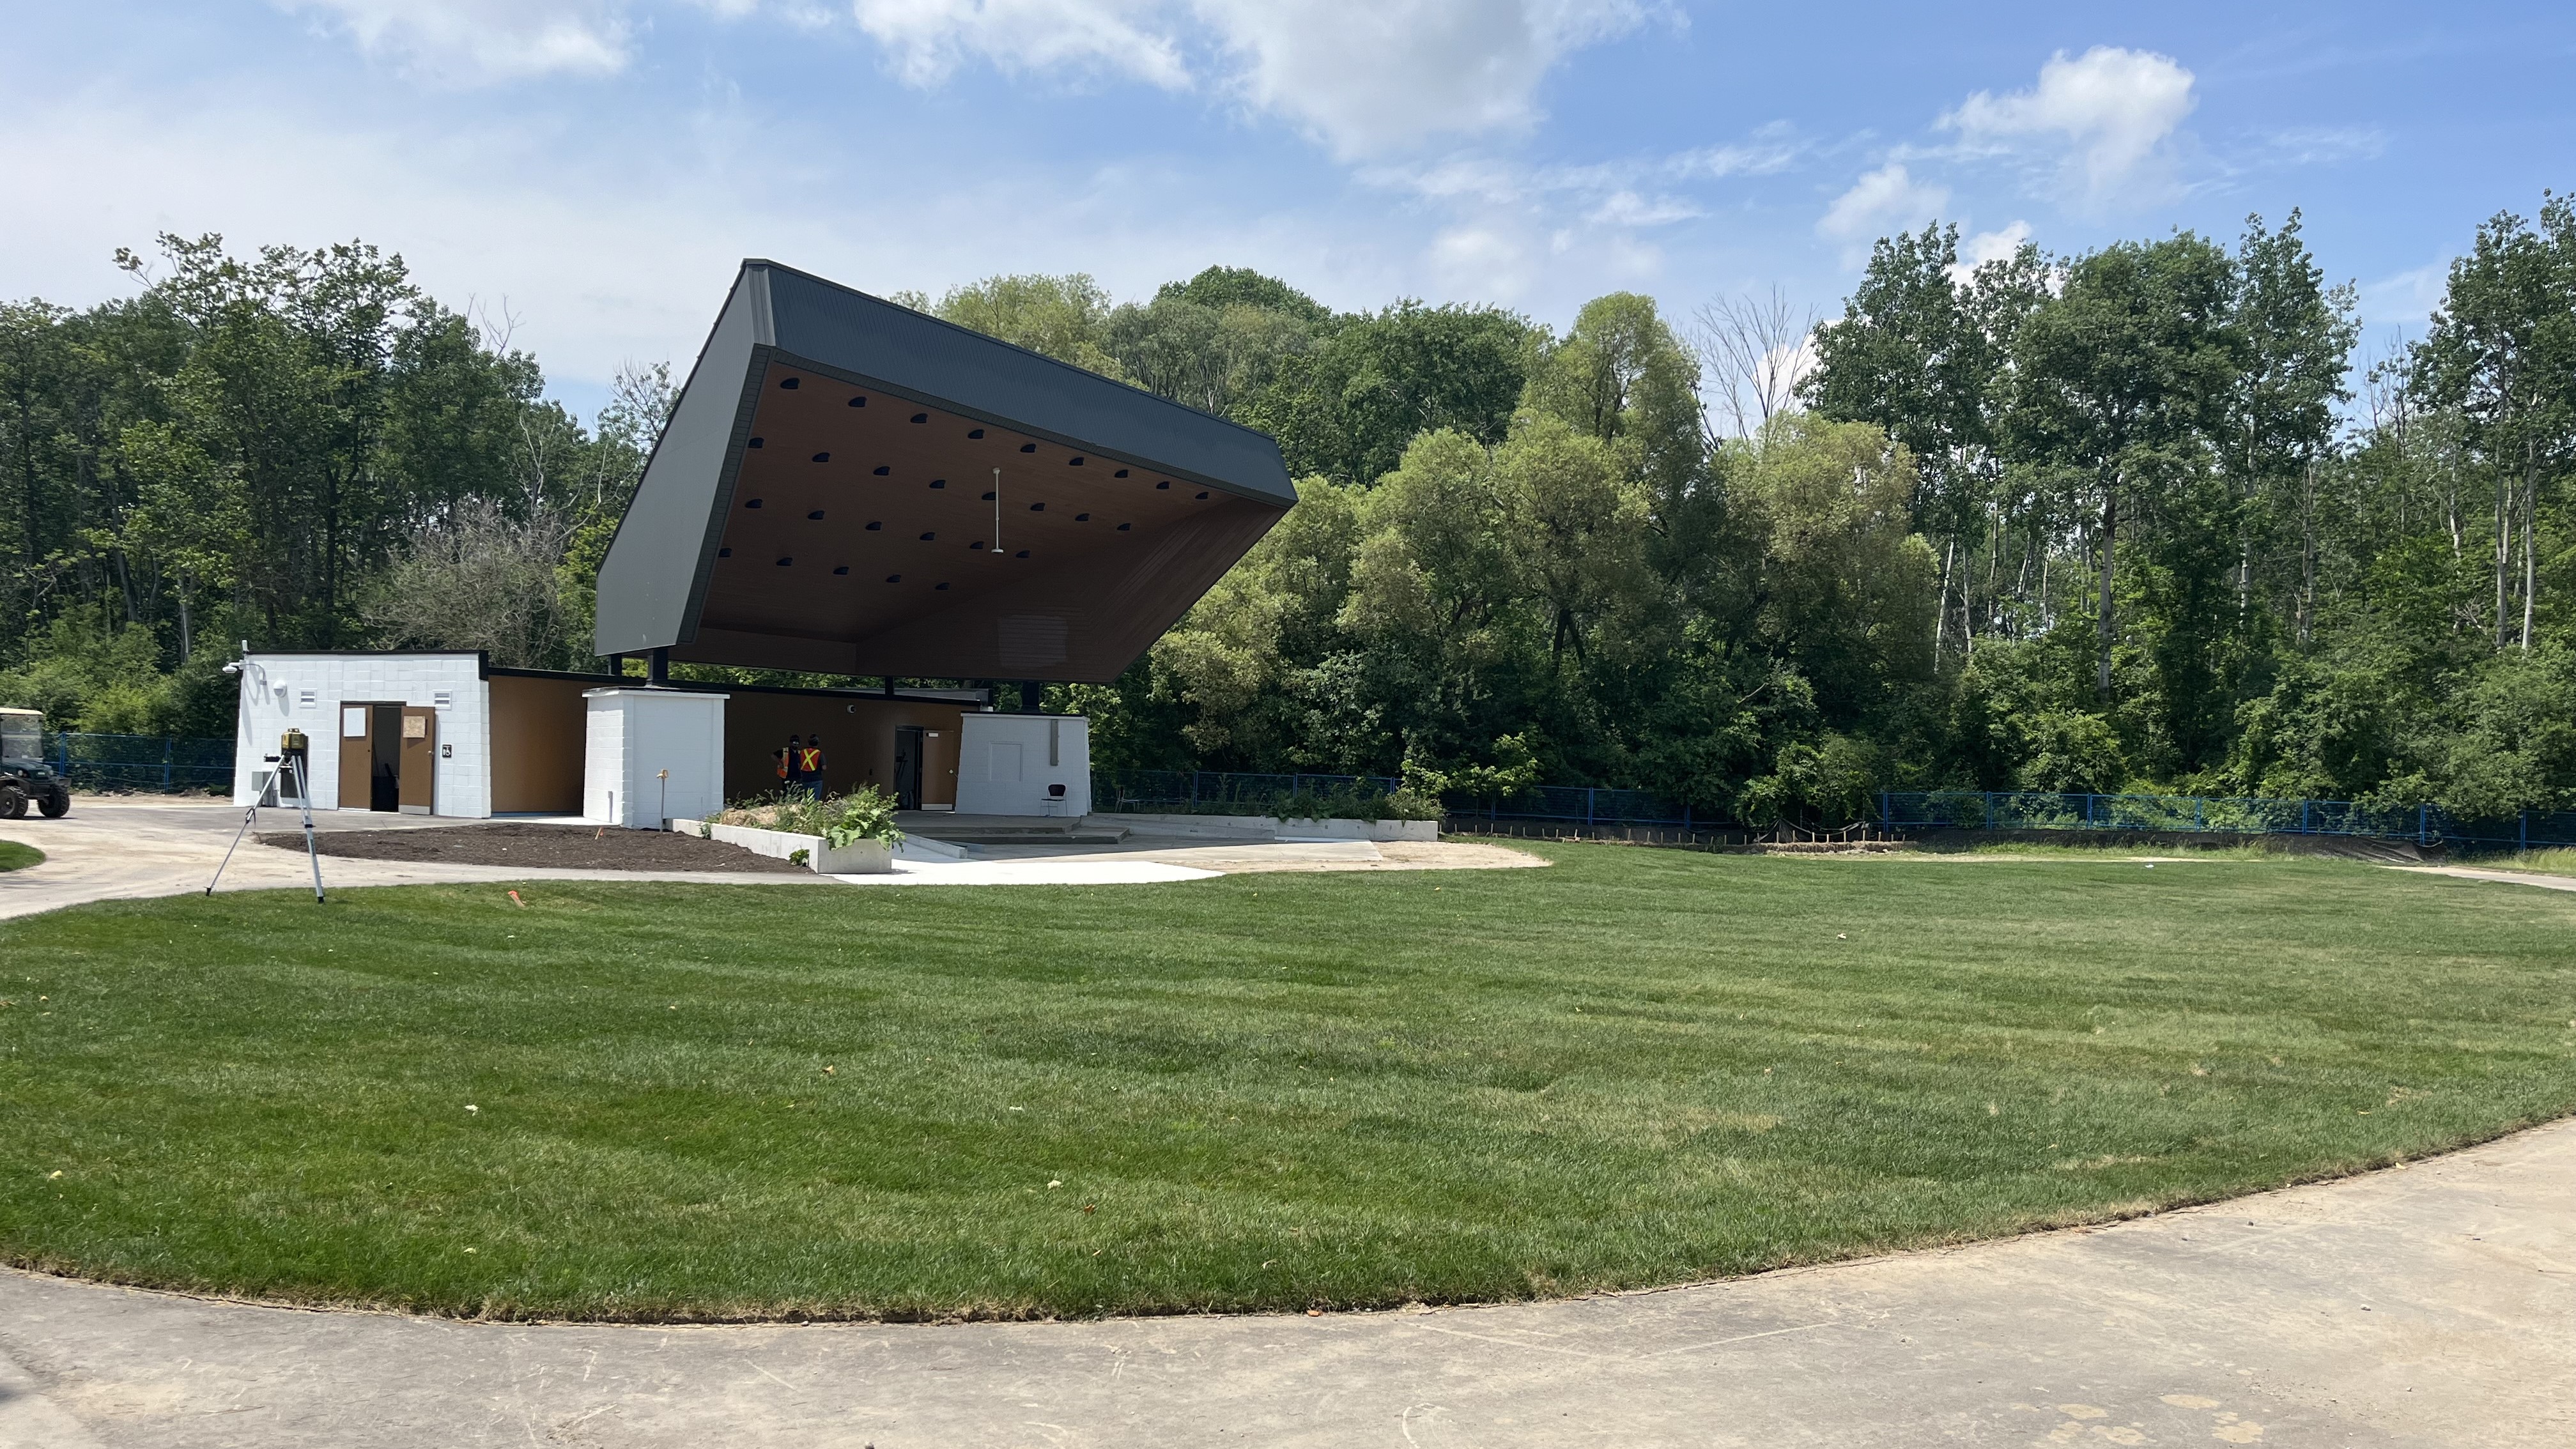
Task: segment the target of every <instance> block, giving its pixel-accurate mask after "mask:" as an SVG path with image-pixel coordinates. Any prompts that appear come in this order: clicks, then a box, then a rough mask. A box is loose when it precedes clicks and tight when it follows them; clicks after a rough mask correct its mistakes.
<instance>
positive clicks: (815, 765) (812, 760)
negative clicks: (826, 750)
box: [796, 745, 823, 775]
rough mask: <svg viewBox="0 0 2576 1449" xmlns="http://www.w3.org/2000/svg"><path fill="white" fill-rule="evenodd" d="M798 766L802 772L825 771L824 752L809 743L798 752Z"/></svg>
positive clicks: (811, 773)
mask: <svg viewBox="0 0 2576 1449" xmlns="http://www.w3.org/2000/svg"><path fill="white" fill-rule="evenodd" d="M796 768H797V770H798V771H799V772H800V773H803V774H807V775H819V774H821V773H823V752H822V751H821V750H818V749H815V748H814V747H813V746H812V745H807V746H806V747H805V748H804V749H801V750H799V751H797V752H796Z"/></svg>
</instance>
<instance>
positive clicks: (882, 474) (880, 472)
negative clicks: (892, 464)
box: [877, 463, 894, 478]
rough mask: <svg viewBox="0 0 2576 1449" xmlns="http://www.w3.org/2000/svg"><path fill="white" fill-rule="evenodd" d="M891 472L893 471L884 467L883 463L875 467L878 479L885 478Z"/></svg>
mask: <svg viewBox="0 0 2576 1449" xmlns="http://www.w3.org/2000/svg"><path fill="white" fill-rule="evenodd" d="M893 471H894V470H893V469H892V468H889V467H887V466H886V465H884V464H883V463H880V464H878V465H877V476H878V477H880V478H883V477H885V476H886V475H887V474H889V473H892V472H893Z"/></svg>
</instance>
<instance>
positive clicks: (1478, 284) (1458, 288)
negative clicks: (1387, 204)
mask: <svg viewBox="0 0 2576 1449" xmlns="http://www.w3.org/2000/svg"><path fill="white" fill-rule="evenodd" d="M1430 260H1431V266H1432V270H1433V271H1434V272H1435V273H1437V274H1438V276H1439V278H1440V280H1441V282H1442V283H1443V284H1444V285H1446V286H1448V287H1449V288H1450V289H1451V290H1452V291H1455V292H1460V293H1464V294H1465V295H1468V296H1482V297H1501V298H1513V297H1518V296H1519V295H1521V293H1523V292H1525V291H1527V290H1528V289H1529V285H1530V281H1531V279H1532V274H1533V271H1534V268H1533V267H1532V265H1531V262H1530V255H1529V249H1528V247H1527V246H1525V245H1524V244H1523V243H1522V242H1521V241H1520V240H1519V239H1518V238H1515V237H1512V236H1508V235H1505V234H1504V233H1503V232H1501V231H1500V230H1497V229H1495V228H1491V227H1482V226H1463V227H1454V228H1452V229H1450V230H1448V231H1444V232H1442V233H1441V234H1440V235H1439V236H1437V237H1434V238H1433V239H1432V242H1431V252H1430Z"/></svg>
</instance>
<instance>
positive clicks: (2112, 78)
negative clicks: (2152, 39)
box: [1940, 45, 2197, 200]
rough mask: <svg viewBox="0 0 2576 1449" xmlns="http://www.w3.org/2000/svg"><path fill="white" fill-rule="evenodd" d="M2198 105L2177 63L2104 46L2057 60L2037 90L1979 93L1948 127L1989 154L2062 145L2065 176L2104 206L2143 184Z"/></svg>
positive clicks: (1944, 121) (1947, 120) (2042, 71)
mask: <svg viewBox="0 0 2576 1449" xmlns="http://www.w3.org/2000/svg"><path fill="white" fill-rule="evenodd" d="M2195 104H2197V99H2196V98H2195V97H2194V96H2193V95H2192V74H2191V72H2190V71H2187V70H2185V69H2183V68H2182V67H2181V66H2180V65H2179V64H2177V63H2176V62H2175V61H2174V59H2173V58H2172V57H2171V56H2164V55H2157V54H2155V53H2153V52H2151V51H2142V50H2124V49H2121V48H2119V47H2117V46H2108V45H2097V46H2095V47H2094V48H2092V49H2091V50H2088V51H2086V52H2084V54H2082V55H2081V56H2078V57H2076V58H2075V59H2073V60H2069V59H2067V57H2066V52H2064V51H2059V52H2058V53H2057V54H2056V55H2054V56H2051V57H2050V58H2049V60H2048V63H2047V64H2045V65H2043V66H2041V67H2040V68H2039V85H2038V86H2037V88H2035V89H2032V90H2027V91H2016V92H2014V93H2013V94H2011V95H2007V96H1997V95H1993V94H1991V93H1989V92H1986V91H1979V92H1977V93H1976V94H1974V95H1972V96H1970V97H1968V99H1967V101H1966V102H1965V103H1964V104H1962V105H1961V106H1960V107H1959V108H1958V109H1957V110H1955V111H1952V112H1950V113H1949V114H1947V115H1945V116H1943V117H1942V118H1941V122H1940V124H1941V125H1942V126H1943V127H1944V128H1946V129H1949V130H1954V131H1957V132H1958V133H1959V136H1960V139H1961V141H1962V142H1964V143H1965V144H1966V145H1968V146H1970V147H1972V148H1978V149H1983V150H1989V151H1997V152H2001V151H2009V150H2012V149H2014V148H2016V147H2018V146H2020V145H2022V144H2023V143H2025V142H2028V141H2031V140H2034V139H2036V140H2040V141H2046V142H2054V143H2056V144H2059V145H2062V146H2064V147H2065V148H2067V149H2066V152H2065V155H2064V157H2063V160H2062V163H2061V164H2062V167H2063V169H2064V170H2065V171H2066V172H2067V173H2068V174H2069V175H2070V177H2072V178H2074V179H2077V180H2080V182H2081V188H2082V190H2083V191H2084V193H2085V194H2086V195H2087V196H2089V197H2091V198H2093V199H2095V200H2101V199H2105V198H2107V197H2108V196H2110V194H2111V193H2112V192H2113V190H2114V189H2115V188H2118V187H2121V186H2123V185H2124V184H2128V183H2131V182H2133V181H2134V180H2136V179H2137V178H2138V176H2139V173H2140V172H2141V171H2142V170H2143V169H2145V168H2146V167H2147V165H2148V163H2149V162H2150V161H2152V160H2153V159H2155V157H2156V156H2157V153H2158V150H2159V148H2160V147H2162V146H2163V144H2164V142H2165V139H2166V138H2167V137H2169V136H2171V135H2172V134H2173V132H2174V128H2175V127H2177V126H2180V125H2181V124H2182V120H2183V117H2185V116H2188V115H2190V114H2191V111H2192V107H2193V106H2194V105H2195Z"/></svg>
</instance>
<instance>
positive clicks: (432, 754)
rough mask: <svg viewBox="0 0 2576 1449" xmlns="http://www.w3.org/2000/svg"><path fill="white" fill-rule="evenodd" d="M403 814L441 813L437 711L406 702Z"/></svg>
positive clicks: (403, 738) (402, 779)
mask: <svg viewBox="0 0 2576 1449" xmlns="http://www.w3.org/2000/svg"><path fill="white" fill-rule="evenodd" d="M401 772H402V775H401V782H400V791H401V799H402V813H404V814H405V815H435V814H437V813H438V811H437V805H438V797H437V792H436V782H437V779H438V711H437V710H434V709H422V708H420V707H419V706H417V705H408V704H407V705H404V706H403V712H402V764H401Z"/></svg>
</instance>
